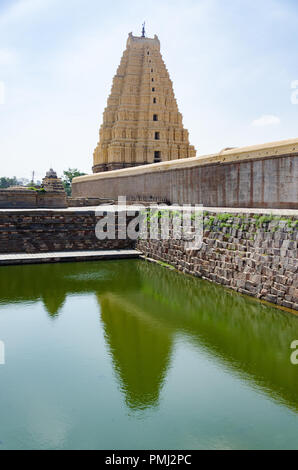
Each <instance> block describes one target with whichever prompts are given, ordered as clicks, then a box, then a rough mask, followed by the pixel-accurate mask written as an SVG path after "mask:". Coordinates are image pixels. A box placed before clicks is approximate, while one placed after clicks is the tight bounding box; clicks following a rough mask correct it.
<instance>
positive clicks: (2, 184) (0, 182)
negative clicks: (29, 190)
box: [0, 176, 20, 189]
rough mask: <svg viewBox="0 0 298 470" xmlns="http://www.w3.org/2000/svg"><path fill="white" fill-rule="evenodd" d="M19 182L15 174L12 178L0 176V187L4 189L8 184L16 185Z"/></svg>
mask: <svg viewBox="0 0 298 470" xmlns="http://www.w3.org/2000/svg"><path fill="white" fill-rule="evenodd" d="M19 184H20V183H19V182H18V180H17V178H16V177H15V176H14V177H13V178H7V177H6V176H2V177H1V178H0V189H6V188H9V187H10V186H18V185H19Z"/></svg>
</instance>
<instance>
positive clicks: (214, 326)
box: [0, 260, 298, 411]
mask: <svg viewBox="0 0 298 470" xmlns="http://www.w3.org/2000/svg"><path fill="white" fill-rule="evenodd" d="M0 279H1V284H0V305H1V304H2V305H5V304H7V303H17V302H20V303H22V302H36V301H40V300H41V301H43V303H44V305H45V308H46V310H47V312H48V314H49V316H50V317H51V318H57V317H58V316H59V313H61V312H62V307H63V305H64V303H65V300H66V298H67V297H68V296H70V295H78V294H90V293H92V294H96V297H97V299H98V303H99V306H100V312H101V313H100V315H101V323H102V325H103V328H104V332H105V339H106V342H107V345H108V348H109V351H110V354H111V357H112V359H113V366H114V370H115V373H116V376H117V378H118V381H119V384H120V387H121V389H122V390H123V392H124V394H125V399H126V403H127V405H128V406H129V407H130V408H131V409H132V410H138V409H145V408H147V407H152V406H156V405H157V404H158V401H159V396H160V392H161V389H162V386H163V383H164V381H165V378H166V375H167V372H168V370H169V365H170V360H171V353H172V352H173V348H174V342H175V340H176V338H177V336H178V335H179V336H181V335H183V336H184V337H186V338H187V340H188V341H190V342H191V343H192V344H194V345H195V346H196V347H198V348H200V349H201V350H202V349H203V350H204V351H205V352H206V353H207V354H208V355H210V357H212V358H213V360H215V361H216V362H217V363H218V364H220V365H221V366H222V367H224V368H225V369H227V370H229V371H230V372H232V373H233V374H236V375H237V376H240V377H241V378H242V379H243V380H245V381H246V382H247V383H249V384H250V386H253V387H256V388H257V389H258V390H262V391H263V392H265V393H266V394H267V395H270V397H271V398H272V399H274V400H277V401H279V402H281V403H283V404H286V405H287V406H288V407H290V408H292V409H293V410H295V411H298V397H297V390H298V374H297V366H293V365H292V364H291V362H290V354H291V350H290V344H291V342H292V341H293V340H294V339H298V318H297V317H295V316H294V315H291V314H287V313H283V312H282V311H278V310H277V309H275V308H271V307H268V306H267V305H263V304H260V303H258V302H256V301H254V300H253V299H248V298H244V297H242V296H240V295H237V294H234V293H231V292H229V291H227V290H225V289H223V288H222V287H219V286H217V285H213V284H210V283H209V282H207V281H202V280H199V279H194V278H191V277H189V276H183V275H181V274H178V273H175V272H171V271H168V270H166V269H164V268H161V267H160V266H156V265H152V264H149V263H145V262H143V261H137V260H136V261H124V260H123V261H109V262H99V263H77V264H76V263H73V264H53V265H38V266H19V267H5V268H0Z"/></svg>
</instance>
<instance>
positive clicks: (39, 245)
mask: <svg viewBox="0 0 298 470" xmlns="http://www.w3.org/2000/svg"><path fill="white" fill-rule="evenodd" d="M100 219H102V217H98V216H96V215H95V212H94V211H86V210H84V211H70V210H68V211H63V210H61V211H59V210H55V211H43V210H38V211H21V210H18V211H0V253H2V254H3V253H44V252H51V251H74V250H109V249H110V250H112V249H122V248H133V247H134V242H131V241H130V240H118V239H117V238H118V237H117V233H118V228H119V227H118V214H116V239H115V240H103V241H100V240H98V239H97V238H96V236H95V226H96V224H97V222H98V221H99V220H100ZM128 222H129V218H128Z"/></svg>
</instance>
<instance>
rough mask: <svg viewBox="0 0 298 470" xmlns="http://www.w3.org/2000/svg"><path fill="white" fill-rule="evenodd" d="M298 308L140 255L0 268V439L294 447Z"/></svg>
mask: <svg viewBox="0 0 298 470" xmlns="http://www.w3.org/2000/svg"><path fill="white" fill-rule="evenodd" d="M295 339H298V317H295V316H293V315H291V314H287V313H283V312H282V311H279V310H277V309H274V308H270V307H268V306H265V305H262V304H260V303H258V302H256V301H254V300H250V299H247V298H244V297H241V296H239V295H237V294H234V293H230V292H228V291H226V290H225V289H223V288H221V287H219V286H216V285H212V284H210V283H208V282H206V281H202V280H198V279H194V278H191V277H188V276H184V275H181V274H177V273H175V272H171V271H168V270H167V269H164V268H162V267H160V266H157V265H152V264H149V263H147V262H144V261H138V260H135V261H109V262H96V263H77V264H76V263H71V264H54V265H40V266H20V267H14V266H12V267H2V268H0V340H2V341H4V343H5V350H6V364H5V365H0V449H269V448H273V449H286V448H291V449H298V414H297V412H298V393H297V392H298V366H294V365H292V364H291V362H290V355H291V349H290V344H291V342H292V341H293V340H295Z"/></svg>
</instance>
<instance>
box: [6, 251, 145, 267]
mask: <svg viewBox="0 0 298 470" xmlns="http://www.w3.org/2000/svg"><path fill="white" fill-rule="evenodd" d="M141 254H142V253H141V252H140V251H138V250H98V251H71V252H67V251H64V252H63V251H61V252H59V251H58V252H53V253H32V254H30V253H29V254H28V253H26V254H22V253H21V254H20V253H18V254H5V255H2V254H0V266H7V265H17V264H43V263H62V262H75V261H97V260H111V259H133V258H139V256H140V255H141Z"/></svg>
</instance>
